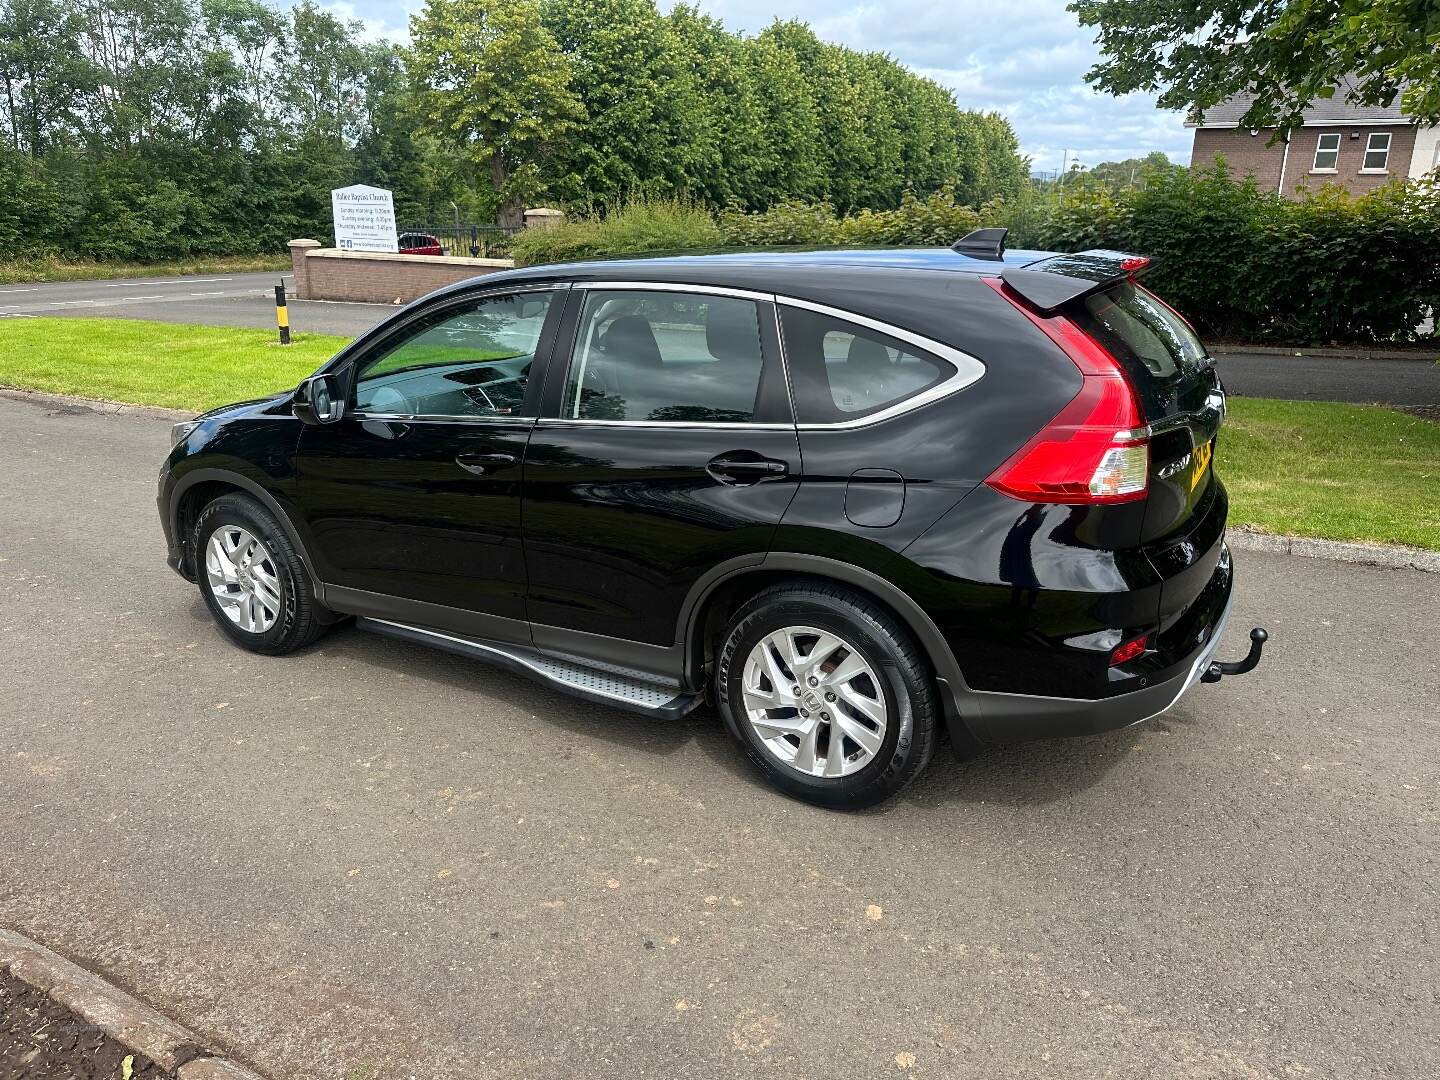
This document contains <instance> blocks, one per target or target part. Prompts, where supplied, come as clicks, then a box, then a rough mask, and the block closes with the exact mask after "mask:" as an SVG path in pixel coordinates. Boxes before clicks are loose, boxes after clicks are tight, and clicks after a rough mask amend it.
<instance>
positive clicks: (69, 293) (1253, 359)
mask: <svg viewBox="0 0 1440 1080" xmlns="http://www.w3.org/2000/svg"><path fill="white" fill-rule="evenodd" d="M281 277H282V275H280V274H263V273H262V274H231V275H229V276H214V277H180V278H149V279H140V280H135V281H76V282H63V283H56V284H51V285H0V318H6V317H11V318H14V317H38V316H44V315H63V316H87V315H88V316H107V317H109V318H126V319H155V320H158V321H161V322H172V323H199V324H201V325H206V326H254V327H260V328H263V329H270V328H273V327H274V325H275V301H274V295H275V293H274V290H275V283H276V281H278V280H280V278H281ZM283 277H284V279H285V281H286V283H287V285H290V284H291V283H292V282H291V275H289V274H285V275H283ZM289 306H290V323H291V325H292V326H293V327H294V328H295V330H296V331H298V332H302V333H303V332H310V333H319V334H340V335H344V336H347V337H354V336H355V335H357V334H360V333H362V332H363V331H365V330H368V329H369V328H370V327H371V326H373V325H374V324H375V323H377V322H379V321H380V320H381V319H382V318H384V317H385V316H386V315H388V314H390V313H391V312H392V311H393V310H394V309H393V308H392V307H390V306H388V305H384V304H339V303H325V302H320V301H312V300H293V299H292V300H291V301H290V305H289ZM1218 363H1219V366H1220V373H1221V376H1222V377H1223V378H1224V380H1225V384H1226V386H1227V387H1228V388H1229V389H1230V390H1231V392H1232V393H1236V394H1243V395H1249V396H1251V397H1266V398H1294V399H1300V400H1312V401H1351V402H1358V403H1360V404H1382V405H1399V406H1426V405H1428V406H1440V364H1436V363H1433V362H1430V361H1427V360H1423V359H1422V360H1352V359H1341V358H1334V357H1318V356H1301V357H1295V356H1270V355H1253V356H1251V355H1233V354H1227V355H1224V356H1221V357H1220V358H1219V359H1218Z"/></svg>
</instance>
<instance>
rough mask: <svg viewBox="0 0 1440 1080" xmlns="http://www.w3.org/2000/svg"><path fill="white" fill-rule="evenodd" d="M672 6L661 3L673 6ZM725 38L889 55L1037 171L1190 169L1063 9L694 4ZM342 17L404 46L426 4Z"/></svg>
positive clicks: (912, 2) (743, 0)
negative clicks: (811, 39)
mask: <svg viewBox="0 0 1440 1080" xmlns="http://www.w3.org/2000/svg"><path fill="white" fill-rule="evenodd" d="M672 2H673V0H660V3H661V6H662V7H669V6H670V5H671V3H672ZM696 2H698V4H699V6H700V7H701V8H702V9H703V10H705V11H706V12H708V13H709V14H711V15H714V16H715V17H716V18H718V19H721V20H722V21H723V22H724V23H725V25H726V26H727V27H729V28H730V29H731V30H741V31H745V32H747V33H757V32H759V31H760V30H763V29H764V28H765V27H766V26H767V25H769V23H771V22H772V21H773V20H774V19H776V18H782V19H792V18H793V19H800V20H802V21H804V22H807V23H809V24H810V26H811V27H812V28H813V29H814V30H815V32H816V33H817V34H818V35H819V36H820V37H822V38H824V39H825V40H827V41H835V42H838V43H840V44H842V45H849V46H851V47H852V48H856V49H866V50H873V51H879V52H886V53H889V54H890V55H891V56H893V57H895V59H897V60H899V61H900V62H901V63H903V64H906V65H908V66H909V67H911V68H914V69H915V70H916V71H918V72H919V73H921V74H922V75H925V76H927V77H929V78H932V79H934V80H935V81H937V82H939V83H941V84H942V85H944V86H946V87H948V88H949V89H951V90H953V91H954V93H955V99H956V101H957V102H959V104H960V105H961V106H962V107H963V108H968V109H985V110H994V111H996V112H999V113H1001V114H1002V115H1004V116H1005V117H1007V118H1008V119H1009V120H1010V123H1011V124H1012V125H1013V126H1014V128H1015V132H1016V134H1017V135H1018V136H1019V137H1020V146H1021V150H1022V151H1023V152H1024V153H1025V154H1027V155H1029V156H1030V158H1031V159H1032V162H1033V166H1034V168H1035V169H1037V170H1055V169H1058V168H1059V167H1060V162H1061V158H1062V155H1063V154H1064V152H1065V151H1067V150H1069V151H1071V152H1072V156H1078V158H1079V160H1080V161H1081V162H1083V163H1084V164H1086V165H1095V164H1098V163H1099V162H1101V161H1115V160H1120V159H1123V158H1128V157H1141V156H1143V155H1145V154H1147V153H1150V152H1151V151H1152V150H1161V151H1163V152H1165V153H1167V154H1169V155H1170V157H1171V158H1172V159H1173V160H1176V161H1180V162H1186V161H1188V160H1189V153H1190V134H1189V132H1188V131H1187V130H1186V129H1185V128H1184V126H1183V125H1182V123H1181V119H1182V118H1181V116H1180V114H1179V113H1171V112H1162V111H1160V110H1158V109H1156V108H1155V104H1154V99H1153V98H1152V97H1149V96H1147V95H1143V94H1132V95H1129V96H1127V97H1123V98H1114V97H1111V96H1109V95H1108V94H1098V93H1096V92H1095V91H1093V90H1092V89H1091V88H1090V87H1089V85H1088V84H1087V83H1086V82H1085V72H1086V71H1088V70H1089V69H1090V66H1091V65H1092V64H1094V63H1095V61H1096V60H1097V59H1098V58H1099V52H1098V50H1097V49H1096V47H1095V45H1094V43H1093V41H1092V37H1093V35H1092V33H1091V31H1089V30H1087V29H1084V28H1082V27H1081V26H1080V25H1079V24H1078V23H1077V22H1076V21H1075V16H1074V15H1072V14H1070V13H1069V12H1068V11H1066V10H1065V0H1005V2H1004V3H994V2H987V0H957V2H951V3H944V2H935V0H895V2H891V3H884V4H880V3H846V2H845V0H829V2H825V0H696ZM325 6H326V7H328V8H329V9H330V10H332V11H335V12H336V13H337V14H340V13H342V12H343V13H346V14H347V15H349V16H350V17H354V18H358V19H361V20H362V21H363V22H364V23H365V25H366V31H367V33H368V34H369V35H371V36H374V37H377V38H379V37H384V38H389V39H391V40H396V41H403V40H405V37H406V34H407V27H408V17H409V14H410V12H412V11H415V10H417V9H418V8H419V7H420V6H421V0H405V2H404V3H399V4H396V3H382V2H381V0H334V2H331V3H327V4H326V5H325Z"/></svg>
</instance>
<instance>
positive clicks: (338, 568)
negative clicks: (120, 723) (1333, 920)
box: [159, 231, 1264, 808]
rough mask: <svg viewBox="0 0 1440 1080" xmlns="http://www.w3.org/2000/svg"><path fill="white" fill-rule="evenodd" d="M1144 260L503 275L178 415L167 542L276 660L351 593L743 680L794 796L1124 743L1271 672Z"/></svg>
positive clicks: (376, 621) (213, 604) (733, 704)
mask: <svg viewBox="0 0 1440 1080" xmlns="http://www.w3.org/2000/svg"><path fill="white" fill-rule="evenodd" d="M1145 265H1146V260H1145V259H1142V258H1136V257H1132V256H1126V255H1122V254H1118V253H1115V252H1104V251H1093V252H1086V253H1084V254H1079V255H1055V254H1051V253H1045V252H1035V251H1009V252H1006V251H1004V248H1003V235H996V234H995V233H994V232H991V231H986V232H985V233H982V234H975V235H972V236H971V237H967V238H966V240H964V241H962V242H961V243H960V244H958V245H957V246H956V248H955V249H940V250H903V251H884V252H882V251H835V252H819V253H813V252H812V253H804V254H798V253H784V254H774V253H771V254H743V255H716V256H700V257H689V258H666V259H652V260H645V261H633V262H594V263H584V264H577V265H570V266H542V267H535V268H531V269H526V270H518V271H510V272H505V273H498V274H493V275H490V276H487V277H482V278H477V279H474V280H472V281H468V282H465V283H463V284H460V285H456V286H453V287H450V288H446V289H443V290H441V291H439V292H437V293H434V294H432V295H430V296H427V297H425V298H424V299H422V300H419V301H417V302H415V303H414V304H412V305H410V306H409V307H408V308H405V309H404V310H402V311H400V312H398V313H397V314H396V315H394V316H393V317H391V318H389V319H387V320H385V321H384V322H383V323H381V324H380V325H379V326H377V327H375V328H374V329H373V330H371V331H370V332H368V333H366V334H365V335H364V336H363V337H361V338H359V339H358V340H356V341H355V342H354V343H353V344H351V345H350V346H348V347H347V348H345V349H344V350H343V351H341V352H340V353H339V355H337V356H336V357H335V358H334V359H333V360H331V361H330V362H329V363H328V364H327V365H325V367H324V368H322V369H321V371H320V372H319V373H318V374H316V375H314V376H312V377H310V378H308V379H306V380H305V381H304V382H303V383H301V385H300V386H299V387H298V388H297V389H296V390H295V391H294V392H287V393H284V394H280V395H277V396H275V397H272V398H268V399H265V400H261V401H253V402H246V403H243V404H239V405H232V406H228V407H226V408H222V409H217V410H215V411H214V412H211V413H207V414H206V415H204V416H202V417H200V418H199V419H197V420H194V421H190V422H187V423H184V424H179V425H177V426H176V429H175V439H174V449H173V450H172V451H171V453H170V457H169V460H168V462H167V463H166V466H165V469H164V471H163V472H162V474H161V477H160V493H159V506H160V517H161V520H162V521H163V523H164V528H165V534H166V539H167V541H168V544H169V561H170V564H171V565H172V566H173V567H174V568H175V569H177V570H178V571H179V572H180V573H181V574H182V575H184V576H185V577H186V578H187V579H190V580H192V581H198V582H199V585H200V592H201V595H202V596H203V597H204V599H205V603H206V604H207V605H208V606H209V608H210V610H211V612H212V613H213V614H214V617H215V620H216V622H217V623H218V624H219V626H220V628H221V629H222V630H223V631H224V632H225V633H226V634H227V635H229V637H230V638H231V639H232V640H233V641H235V642H236V643H238V644H239V645H241V646H243V647H244V648H247V649H251V650H253V651H255V652H261V653H270V654H278V653H285V652H289V651H291V650H293V649H298V648H300V647H302V646H304V645H306V644H308V643H309V642H311V641H313V640H314V639H315V638H316V637H317V636H318V635H319V634H320V633H322V632H323V631H324V629H325V628H326V627H327V626H328V625H330V624H332V623H334V622H336V621H337V620H339V619H341V618H344V617H346V616H355V617H356V622H357V625H359V626H361V627H363V628H365V629H368V630H373V631H377V632H379V633H383V634H390V635H393V636H395V637H400V638H405V639H408V640H411V641H419V642H424V643H426V644H430V645H435V646H438V647H440V648H445V649H451V650H454V651H456V652H459V653H462V654H464V655H467V656H473V657H476V658H478V659H484V660H489V661H492V662H497V663H500V664H503V665H506V666H508V667H512V668H515V669H517V670H521V671H524V672H526V673H528V674H530V675H532V676H535V677H538V678H540V679H543V680H546V681H548V682H549V683H551V684H552V685H554V686H556V687H559V688H561V689H564V690H566V691H568V692H570V693H572V694H575V695H576V696H578V697H581V698H585V699H588V700H590V701H593V702H601V703H604V704H607V705H615V706H619V707H622V708H630V709H635V710H639V711H642V712H645V713H649V714H652V715H654V716H656V717H676V716H679V715H681V714H683V713H685V712H687V711H688V710H690V709H692V708H694V707H695V706H696V705H697V704H698V703H699V702H701V701H702V700H703V699H705V698H706V697H707V695H713V699H714V701H715V703H716V704H717V705H718V707H719V710H720V712H721V714H722V716H723V717H724V720H725V723H726V724H727V725H728V727H729V728H730V730H731V732H732V733H733V734H734V735H735V737H736V738H737V739H739V740H740V742H741V744H742V745H743V746H744V747H745V749H746V751H747V752H748V754H749V756H750V757H751V758H752V759H753V760H754V761H755V763H756V764H757V765H758V766H759V767H760V769H762V770H763V771H764V772H765V774H766V775H767V776H768V777H769V778H770V780H771V781H773V782H774V783H775V784H777V785H778V786H779V787H781V788H783V789H784V790H785V791H787V792H789V793H791V794H792V795H796V796H799V797H800V798H803V799H807V800H809V801H812V802H815V803H819V804H822V805H826V806H831V807H837V808H853V807H859V806H865V805H869V804H872V803H874V802H877V801H879V800H880V799H883V798H885V797H886V796H888V795H890V794H892V793H893V792H895V791H896V790H898V789H899V788H900V787H901V786H903V785H904V784H906V783H907V782H908V781H910V780H911V779H913V778H914V777H915V776H916V775H917V774H918V773H919V772H920V770H921V769H923V768H924V766H925V764H926V762H927V761H928V760H929V758H930V755H931V753H932V751H933V749H934V747H935V743H936V740H937V738H938V736H939V734H940V731H941V729H942V727H944V728H946V729H948V733H949V736H950V738H951V740H952V743H953V744H954V745H955V747H956V748H957V749H965V748H968V747H972V746H974V745H976V744H987V743H998V742H1006V741H1010V740H1016V739H1026V738H1034V737H1043V736H1054V735H1070V734H1082V733H1087V732H1096V731H1102V730H1105V729H1108V728H1114V727H1118V726H1121V725H1126V724H1133V723H1135V722H1137V721H1140V720H1143V719H1145V718H1147V717H1151V716H1154V715H1156V714H1157V713H1160V712H1162V711H1164V710H1165V709H1167V708H1169V707H1170V706H1171V705H1172V704H1174V702H1175V701H1176V700H1177V699H1178V698H1179V697H1180V695H1181V694H1183V693H1184V692H1185V691H1186V690H1187V689H1188V688H1189V687H1190V686H1191V684H1192V683H1194V682H1195V681H1196V680H1197V679H1199V678H1205V679H1207V680H1213V679H1215V678H1218V677H1219V676H1220V675H1221V674H1223V673H1228V672H1234V671H1238V670H1248V668H1249V667H1253V666H1254V662H1255V661H1256V660H1258V656H1259V640H1257V642H1256V644H1255V646H1254V647H1252V651H1251V655H1250V656H1249V657H1247V659H1246V660H1245V661H1242V662H1241V663H1239V664H1228V665H1227V664H1217V663H1212V662H1211V654H1212V653H1213V651H1214V650H1215V647H1216V645H1217V644H1218V642H1219V637H1220V630H1221V627H1222V626H1223V625H1224V622H1225V618H1226V615H1227V613H1228V611H1229V607H1230V594H1231V564H1230V555H1229V552H1228V550H1227V548H1226V546H1225V542H1224V536H1225V516H1226V506H1227V504H1226V496H1225V489H1224V487H1223V486H1221V484H1220V482H1219V480H1217V479H1216V477H1215V475H1214V470H1213V469H1212V468H1211V456H1212V454H1213V451H1214V445H1215V437H1216V433H1217V431H1218V430H1219V427H1220V424H1221V421H1222V419H1223V417H1224V415H1225V398H1224V394H1223V392H1222V390H1221V387H1220V383H1219V381H1218V379H1217V377H1216V373H1215V369H1214V365H1213V364H1212V362H1211V360H1210V359H1209V357H1208V356H1207V354H1206V352H1205V349H1204V347H1203V346H1202V345H1201V344H1200V342H1199V341H1198V340H1197V339H1196V336H1195V334H1194V333H1193V332H1192V331H1191V329H1190V328H1189V326H1188V325H1187V324H1186V323H1185V321H1184V320H1183V319H1181V318H1180V317H1179V316H1178V315H1177V314H1176V313H1175V312H1174V311H1172V310H1171V309H1170V308H1169V307H1168V306H1167V305H1166V304H1165V303H1164V302H1163V301H1161V300H1160V299H1159V298H1158V297H1156V296H1155V295H1154V294H1153V293H1151V292H1148V291H1147V290H1146V289H1145V288H1143V287H1142V286H1141V285H1140V284H1138V283H1137V281H1136V277H1137V275H1138V274H1140V273H1141V272H1142V271H1143V270H1144V268H1145ZM1253 636H1255V637H1256V638H1257V639H1260V640H1263V637H1264V635H1263V632H1262V631H1257V632H1256V634H1255V635H1253Z"/></svg>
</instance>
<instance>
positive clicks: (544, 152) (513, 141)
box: [409, 0, 583, 226]
mask: <svg viewBox="0 0 1440 1080" xmlns="http://www.w3.org/2000/svg"><path fill="white" fill-rule="evenodd" d="M410 37H411V49H410V53H409V58H410V77H411V79H412V80H413V81H414V83H415V85H416V88H417V91H418V101H417V104H418V108H419V113H420V116H421V126H422V129H423V130H424V131H425V132H426V133H428V134H431V135H433V136H434V137H435V138H436V139H437V140H438V141H439V142H441V143H442V144H445V145H448V146H451V147H454V148H456V149H459V150H460V151H462V152H464V153H465V154H467V155H469V156H470V157H471V158H472V160H474V162H475V163H476V164H477V165H478V166H479V167H480V168H482V169H483V170H485V171H486V172H487V173H488V174H489V179H490V182H491V184H492V185H493V186H494V189H495V192H496V197H497V199H498V200H499V206H498V210H497V213H496V220H497V221H498V223H499V224H501V225H509V226H516V225H520V224H521V223H522V222H523V220H524V212H525V203H526V201H527V200H528V199H530V198H532V197H533V196H535V195H537V194H539V193H540V192H541V191H543V190H544V187H545V184H544V179H543V178H544V176H545V166H546V165H547V164H548V163H549V161H550V160H551V158H552V157H553V155H554V153H555V151H556V148H557V146H558V145H559V144H560V143H561V142H562V140H564V139H565V138H566V136H568V135H569V134H570V133H571V132H572V131H574V130H575V127H576V123H577V121H578V120H579V119H580V117H581V116H582V115H583V113H582V110H581V107H580V102H579V99H578V98H577V97H576V96H575V94H574V93H573V92H572V90H571V89H570V65H569V63H568V61H567V60H566V58H565V57H564V55H563V54H562V53H561V52H560V47H559V46H558V45H557V44H556V41H555V38H554V36H553V35H551V33H550V31H548V30H547V29H546V28H545V27H544V25H542V23H541V20H540V5H539V4H538V3H537V2H536V0H426V4H425V8H424V10H423V11H421V12H420V13H419V14H418V15H415V16H412V17H411V20H410Z"/></svg>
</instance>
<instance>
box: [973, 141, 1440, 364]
mask: <svg viewBox="0 0 1440 1080" xmlns="http://www.w3.org/2000/svg"><path fill="white" fill-rule="evenodd" d="M1004 209H1005V208H1003V207H996V210H997V211H1003V210H1004ZM1017 224H1018V225H1019V229H1018V232H1019V234H1020V239H1021V240H1022V241H1023V242H1025V243H1029V244H1034V245H1035V246H1037V247H1042V248H1046V249H1055V250H1059V251H1080V250H1083V249H1085V248H1090V247H1108V248H1116V249H1118V250H1121V251H1133V252H1139V253H1141V254H1145V255H1149V256H1151V257H1152V258H1154V259H1155V269H1154V271H1153V273H1152V274H1151V276H1150V278H1149V279H1148V281H1149V283H1150V284H1151V286H1152V287H1153V288H1155V289H1156V290H1157V291H1159V292H1161V293H1163V294H1164V295H1165V297H1166V298H1167V299H1168V300H1170V301H1171V302H1172V303H1174V304H1175V305H1176V306H1177V307H1179V308H1180V309H1181V310H1183V311H1184V312H1185V313H1186V315H1187V316H1189V317H1190V318H1191V320H1192V321H1194V322H1195V323H1196V324H1197V325H1198V326H1199V327H1200V328H1201V330H1202V331H1203V332H1204V333H1205V334H1207V335H1208V336H1210V337H1220V338H1230V339H1246V340H1265V339H1271V340H1275V341H1285V342H1299V343H1305V344H1315V343H1324V342H1349V341H1407V340H1413V339H1414V337H1415V328H1416V327H1417V326H1418V325H1419V324H1420V323H1421V322H1422V321H1424V320H1425V318H1426V317H1427V315H1429V314H1430V313H1431V312H1433V311H1437V310H1440V185H1437V184H1436V182H1434V181H1420V182H1415V183H1409V184H1401V183H1394V184H1390V185H1387V186H1386V187H1384V188H1381V189H1379V190H1378V191H1374V192H1371V193H1370V194H1368V195H1364V196H1361V197H1358V198H1356V197H1351V196H1348V195H1346V194H1345V193H1344V192H1343V191H1341V190H1340V189H1338V188H1335V187H1330V186H1327V187H1324V188H1322V189H1320V190H1319V191H1317V192H1311V193H1307V194H1306V195H1305V197H1303V198H1301V199H1297V200H1289V199H1283V198H1280V197H1279V196H1277V195H1274V194H1271V193H1266V192H1262V191H1260V190H1259V189H1258V188H1257V187H1256V185H1255V184H1254V183H1253V181H1250V180H1248V179H1247V180H1243V181H1236V180H1232V179H1231V178H1230V177H1229V176H1228V175H1226V173H1225V171H1224V169H1223V168H1221V167H1219V166H1217V167H1216V168H1214V169H1210V170H1205V171H1200V170H1193V169H1180V170H1176V171H1175V172H1172V173H1168V174H1157V175H1155V176H1154V177H1152V178H1151V181H1150V182H1149V183H1148V184H1147V185H1146V186H1145V187H1143V188H1141V189H1139V190H1136V191H1133V192H1125V193H1122V194H1121V195H1118V196H1116V195H1112V194H1109V193H1107V192H1105V191H1103V190H1098V191H1080V192H1075V193H1072V194H1070V195H1068V196H1065V197H1062V198H1060V199H1058V200H1056V201H1054V202H1053V203H1052V204H1050V205H1049V206H1047V207H1045V208H1044V210H1043V212H1042V213H1039V214H1035V213H1033V212H1032V213H1031V214H1030V216H1029V217H1028V218H1027V219H1023V220H1021V221H1019V222H1018V223H1017Z"/></svg>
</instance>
